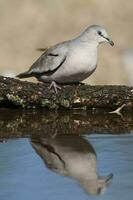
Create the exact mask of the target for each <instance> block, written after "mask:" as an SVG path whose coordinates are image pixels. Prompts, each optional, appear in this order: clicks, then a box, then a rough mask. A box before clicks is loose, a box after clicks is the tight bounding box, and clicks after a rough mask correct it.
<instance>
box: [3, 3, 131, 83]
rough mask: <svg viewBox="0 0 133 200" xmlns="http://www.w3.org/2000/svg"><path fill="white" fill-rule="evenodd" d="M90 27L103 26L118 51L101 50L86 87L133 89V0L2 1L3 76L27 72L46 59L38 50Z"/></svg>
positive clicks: (101, 47) (105, 45)
mask: <svg viewBox="0 0 133 200" xmlns="http://www.w3.org/2000/svg"><path fill="white" fill-rule="evenodd" d="M91 24H98V25H102V26H104V27H105V28H106V29H107V31H108V34H109V35H110V37H111V38H112V40H113V41H114V43H115V46H114V47H113V48H112V47H111V46H110V45H108V44H103V45H101V46H100V51H99V63H98V68H97V70H96V71H95V73H94V74H93V75H92V76H91V77H89V79H87V80H86V81H87V83H88V84H128V85H133V80H132V79H133V50H132V49H133V1H132V0H126V1H125V0H117V1H116V0H102V1H99V0H67V1H66V0H28V1H27V0H23V1H18V0H0V75H5V76H15V75H16V74H17V73H20V72H23V71H25V70H27V69H28V68H29V67H30V66H31V65H32V63H33V62H34V61H35V60H36V59H37V58H38V57H39V56H40V55H41V53H42V52H39V51H37V50H36V49H37V48H44V47H47V46H51V45H54V44H56V43H58V42H61V41H64V40H68V39H70V38H73V37H75V36H77V35H79V34H80V32H82V31H83V30H84V29H85V28H86V27H87V26H89V25H91ZM28 80H30V79H28ZM32 80H33V81H35V79H32Z"/></svg>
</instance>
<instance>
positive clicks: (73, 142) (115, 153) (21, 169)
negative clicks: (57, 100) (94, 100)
mask: <svg viewBox="0 0 133 200" xmlns="http://www.w3.org/2000/svg"><path fill="white" fill-rule="evenodd" d="M4 120H5V119H4ZM9 121H10V120H9ZM9 121H8V123H9ZM34 122H35V119H34ZM6 123H7V122H6ZM65 123H66V121H65ZM76 123H77V122H76ZM52 124H53V122H52ZM78 124H79V123H78ZM49 125H50V124H49ZM36 126H37V124H36ZM69 126H70V121H69ZM70 127H71V126H70ZM7 128H9V127H7ZM27 129H28V127H27ZM37 129H38V127H37ZM58 129H59V131H60V126H59V127H58ZM58 129H57V127H56V129H55V130H54V132H55V134H47V135H46V134H42V133H41V134H37V135H35V134H31V135H28V134H26V133H25V135H28V136H27V137H26V136H25V137H23V138H22V137H19V138H18V139H16V135H15V136H14V138H13V137H12V139H10V138H6V139H4V138H3V139H1V142H0V200H9V199H10V200H21V199H25V200H29V199H32V200H36V199H38V200H44V199H46V200H57V199H58V200H68V199H70V200H73V199H75V200H82V199H83V200H85V199H86V200H87V199H99V200H101V199H102V200H118V199H121V200H132V199H133V153H132V152H133V135H132V134H131V133H127V134H125V133H124V134H123V133H121V134H120V133H119V135H118V134H115V133H114V134H113V133H112V134H108V133H107V134H102V133H101V134H100V133H98V134H96V133H94V134H93V133H91V134H90V133H88V132H87V131H86V132H84V133H83V132H82V134H74V132H73V134H71V132H70V133H69V134H64V133H60V134H58ZM8 130H9V129H8ZM13 130H14V134H16V131H19V130H20V131H22V130H21V129H19V127H18V126H17V129H16V128H14V129H13ZM74 130H76V132H77V127H76V128H75V129H74ZM4 131H7V129H6V130H5V129H4ZM41 131H43V130H41ZM47 131H48V132H49V133H51V132H50V131H51V129H48V130H47ZM68 131H71V129H70V130H69V129H68ZM78 131H79V132H80V127H78ZM39 133H40V129H39ZM12 134H13V133H12ZM19 134H20V133H19Z"/></svg>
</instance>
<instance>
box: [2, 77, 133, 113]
mask: <svg viewBox="0 0 133 200" xmlns="http://www.w3.org/2000/svg"><path fill="white" fill-rule="evenodd" d="M123 104H125V107H124V108H123V110H124V111H128V112H133V87H128V86H116V85H113V86H109V85H103V86H99V85H96V86H90V85H85V84H78V85H75V84H74V85H66V86H62V89H61V91H59V92H58V94H55V92H54V91H53V90H49V89H48V85H47V84H43V83H31V82H28V81H20V80H18V79H13V78H7V77H2V76H0V107H8V108H24V109H29V108H41V109H42V108H46V109H49V110H51V109H56V110H57V109H69V110H70V109H84V110H92V111H93V112H95V111H96V112H97V111H99V110H100V111H105V110H108V111H112V110H115V109H117V108H118V107H120V106H122V105H123Z"/></svg>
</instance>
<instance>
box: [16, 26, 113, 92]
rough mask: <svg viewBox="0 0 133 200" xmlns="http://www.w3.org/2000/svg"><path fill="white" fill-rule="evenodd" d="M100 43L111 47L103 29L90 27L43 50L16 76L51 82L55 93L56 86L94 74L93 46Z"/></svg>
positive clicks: (94, 52) (95, 58)
mask: <svg viewBox="0 0 133 200" xmlns="http://www.w3.org/2000/svg"><path fill="white" fill-rule="evenodd" d="M102 42H108V43H110V44H111V45H114V43H113V41H111V40H110V39H109V37H108V34H107V32H106V30H105V29H104V28H102V27H101V26H98V25H92V26H90V27H88V28H87V29H86V30H85V31H84V32H83V33H82V34H81V35H80V36H78V37H76V38H75V39H72V40H69V41H65V42H62V43H59V44H57V45H55V46H53V47H51V48H49V49H48V50H46V51H45V52H44V53H43V54H42V55H41V56H40V57H39V58H38V60H37V61H36V62H35V63H34V64H33V65H32V66H31V68H30V69H29V70H28V71H26V72H24V73H21V74H19V75H17V77H19V78H27V77H32V76H34V77H36V78H37V79H38V80H39V81H42V82H48V83H51V87H54V89H55V92H56V93H57V89H60V87H59V86H58V85H57V84H56V83H63V84H66V83H77V82H80V81H82V80H84V79H86V78H87V77H89V76H90V75H91V74H92V73H93V72H94V71H95V69H96V66H97V46H98V44H99V43H102Z"/></svg>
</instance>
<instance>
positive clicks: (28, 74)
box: [16, 71, 31, 78]
mask: <svg viewBox="0 0 133 200" xmlns="http://www.w3.org/2000/svg"><path fill="white" fill-rule="evenodd" d="M16 77H17V78H28V77H31V73H30V72H29V71H26V72H23V73H21V74H18V75H17V76H16Z"/></svg>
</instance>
